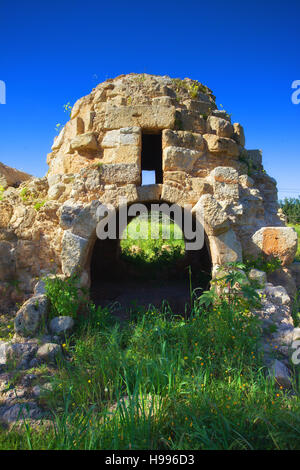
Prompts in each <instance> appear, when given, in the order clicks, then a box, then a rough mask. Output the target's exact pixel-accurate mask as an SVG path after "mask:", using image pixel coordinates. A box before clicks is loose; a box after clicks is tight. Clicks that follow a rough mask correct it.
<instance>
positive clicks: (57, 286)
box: [45, 275, 83, 318]
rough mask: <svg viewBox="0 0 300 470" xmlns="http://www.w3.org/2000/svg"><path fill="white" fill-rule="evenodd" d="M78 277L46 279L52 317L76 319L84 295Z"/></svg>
mask: <svg viewBox="0 0 300 470" xmlns="http://www.w3.org/2000/svg"><path fill="white" fill-rule="evenodd" d="M78 282H79V280H78V276H77V275H73V276H71V277H69V278H67V279H61V278H60V277H58V276H55V277H51V278H50V277H48V278H46V279H45V289H46V295H47V297H48V298H49V300H50V302H51V314H50V316H51V317H56V316H70V317H73V318H76V316H77V313H78V310H79V307H80V302H81V301H82V300H83V295H82V293H81V291H80V289H79V286H78Z"/></svg>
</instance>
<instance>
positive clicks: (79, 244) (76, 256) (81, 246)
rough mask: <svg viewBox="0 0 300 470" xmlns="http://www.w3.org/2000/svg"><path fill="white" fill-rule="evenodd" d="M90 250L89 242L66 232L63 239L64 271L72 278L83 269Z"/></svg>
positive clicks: (62, 256)
mask: <svg viewBox="0 0 300 470" xmlns="http://www.w3.org/2000/svg"><path fill="white" fill-rule="evenodd" d="M87 249H88V240H87V239H86V238H82V237H79V236H78V235H75V234H74V233H72V232H70V231H69V230H66V231H65V232H64V235H63V239H62V252H61V262H62V271H63V273H64V274H65V275H66V276H71V275H73V274H75V273H76V272H78V271H79V270H81V269H82V268H83V266H82V263H83V261H85V257H86V253H87Z"/></svg>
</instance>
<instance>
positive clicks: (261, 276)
mask: <svg viewBox="0 0 300 470" xmlns="http://www.w3.org/2000/svg"><path fill="white" fill-rule="evenodd" d="M249 279H251V280H252V281H257V282H259V284H261V285H263V286H264V285H265V284H266V282H267V275H266V273H265V272H264V271H259V269H251V271H250V272H249Z"/></svg>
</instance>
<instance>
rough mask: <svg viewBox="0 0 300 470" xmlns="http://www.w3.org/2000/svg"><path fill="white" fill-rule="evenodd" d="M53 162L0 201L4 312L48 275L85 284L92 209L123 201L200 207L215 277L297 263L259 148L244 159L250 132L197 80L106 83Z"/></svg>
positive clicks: (82, 104) (84, 103) (85, 105)
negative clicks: (270, 263)
mask: <svg viewBox="0 0 300 470" xmlns="http://www.w3.org/2000/svg"><path fill="white" fill-rule="evenodd" d="M47 162H48V165H49V171H48V173H47V175H46V176H45V177H43V178H31V179H28V177H27V176H24V178H23V179H24V181H23V182H22V183H21V184H20V185H18V184H11V185H8V186H7V188H6V189H5V188H3V191H2V193H1V202H0V225H1V232H0V235H1V239H0V240H1V241H0V289H1V301H2V303H9V302H16V301H18V302H20V301H22V300H24V299H26V298H28V296H30V295H31V294H32V293H33V291H34V286H35V284H36V282H37V279H38V278H40V277H42V276H45V275H47V274H49V273H53V272H56V273H60V274H63V275H65V276H70V275H71V274H72V273H74V272H78V271H79V272H80V275H81V282H82V284H83V285H86V286H89V285H90V283H91V276H90V272H91V269H90V268H91V260H92V256H93V250H94V248H95V244H96V241H97V236H96V226H97V223H98V219H97V208H98V207H99V205H100V204H107V203H110V204H113V205H116V206H117V204H118V198H119V196H124V197H126V198H127V201H128V203H129V204H131V203H135V202H141V203H149V202H159V201H164V202H167V203H170V204H173V203H175V204H177V205H178V206H180V207H184V206H185V205H186V204H189V205H191V206H192V207H195V206H196V205H197V204H201V205H202V206H203V207H204V211H205V227H204V228H205V234H206V237H205V240H206V243H205V247H204V248H205V250H206V252H207V253H208V256H209V259H210V263H211V269H212V271H214V268H215V267H216V266H218V265H220V264H223V263H226V262H230V261H236V260H241V259H242V258H243V256H250V255H251V256H257V255H259V254H261V253H265V254H267V255H274V256H276V257H280V259H281V260H282V263H283V266H284V267H287V266H289V265H290V264H291V263H292V262H293V259H294V256H295V253H296V249H297V235H296V232H295V231H294V230H293V229H292V228H289V227H286V226H285V222H284V220H283V219H282V216H280V214H279V215H278V202H277V190H276V182H275V180H274V179H273V178H271V177H270V176H268V175H267V174H266V172H265V171H264V169H263V165H262V153H261V151H260V150H246V148H245V137H244V131H243V127H242V126H241V125H240V124H238V123H231V119H230V115H228V114H227V113H226V112H225V111H224V110H218V109H217V106H216V103H215V97H214V96H213V94H212V92H211V90H209V89H208V88H207V87H206V86H204V85H202V84H200V83H199V82H197V81H194V80H190V79H187V78H186V79H184V80H180V79H172V78H170V77H167V76H164V77H161V76H155V75H147V74H129V75H122V76H119V77H117V78H115V79H110V80H107V81H105V82H104V83H101V84H99V85H98V86H97V87H96V88H94V89H93V91H92V92H91V93H90V94H89V95H87V96H85V97H83V98H81V99H80V100H78V101H77V102H76V103H75V105H74V106H73V108H72V112H71V116H70V120H69V122H67V124H66V125H65V126H64V128H63V129H62V130H61V132H60V134H59V135H58V136H57V137H56V138H55V140H54V143H53V146H52V151H51V153H49V155H48V157H47ZM146 171H152V172H154V173H155V181H154V182H153V184H151V185H145V184H143V183H144V181H143V179H144V178H143V175H144V172H146ZM16 186H17V187H16ZM99 257H100V260H99V266H101V253H100V254H99ZM289 273H290V272H289V270H288V269H287V270H286V273H285V275H287V276H289Z"/></svg>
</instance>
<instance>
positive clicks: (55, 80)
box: [0, 0, 300, 197]
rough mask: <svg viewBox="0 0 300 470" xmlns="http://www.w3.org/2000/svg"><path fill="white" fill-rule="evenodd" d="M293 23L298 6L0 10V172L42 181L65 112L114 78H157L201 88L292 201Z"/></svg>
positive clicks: (159, 2)
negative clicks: (0, 92)
mask: <svg viewBox="0 0 300 470" xmlns="http://www.w3.org/2000/svg"><path fill="white" fill-rule="evenodd" d="M299 21H300V2H299V0H285V1H283V0H280V1H279V0H261V1H258V0H252V1H249V0H239V1H237V0H227V1H221V0H215V1H211V2H209V1H207V0H205V1H202V0H201V1H196V0H185V1H184V2H183V1H177V0H172V1H169V0H152V1H151V2H146V1H143V0H140V1H132V0H127V1H125V0H123V1H119V0H115V1H111V2H109V1H107V0H106V1H101V0H98V1H92V0H85V1H82V0H81V1H78V0H72V1H69V0H60V1H57V0H52V1H48V0H43V1H42V0H39V1H37V0H35V1H33V0H27V1H24V0H22V1H14V0H0V52H1V54H0V80H4V81H5V82H6V86H7V104H6V105H0V161H2V162H4V163H5V164H7V165H10V166H13V167H17V168H20V169H23V170H24V171H27V172H29V173H32V174H34V175H36V176H42V175H44V174H45V173H46V171H47V165H46V155H47V153H49V152H50V148H51V145H52V141H53V138H54V136H55V135H56V132H55V125H56V124H57V123H65V122H66V120H67V115H66V114H65V113H64V111H63V105H64V104H65V103H67V102H68V101H69V102H71V104H74V102H75V101H76V100H77V99H78V98H80V97H81V96H83V95H85V94H88V93H89V92H90V91H91V89H92V88H93V87H95V86H96V85H97V84H98V83H99V82H101V81H103V80H105V79H106V78H110V77H115V76H117V75H120V74H123V73H129V72H137V73H142V72H146V73H152V74H161V75H165V74H167V75H170V76H171V77H181V78H184V77H190V78H193V79H196V80H199V81H201V82H202V83H204V84H206V85H208V86H209V87H210V88H211V89H212V90H213V91H214V94H215V95H216V97H217V104H218V105H220V104H222V105H223V106H224V108H225V109H226V110H227V111H228V112H229V113H232V118H233V120H234V121H236V122H240V123H241V124H242V125H243V126H244V128H245V132H246V147H247V148H249V149H251V148H261V149H262V150H263V155H264V164H265V168H266V170H267V172H268V173H269V174H270V175H271V176H274V177H275V178H276V179H277V181H278V187H279V189H280V193H279V196H280V197H284V196H297V195H298V194H300V180H299V177H300V159H299V156H300V152H299V142H300V104H299V105H294V104H292V102H291V94H292V89H291V84H292V82H293V81H294V80H300V60H299V59H300V57H299V56H300V27H299Z"/></svg>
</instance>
